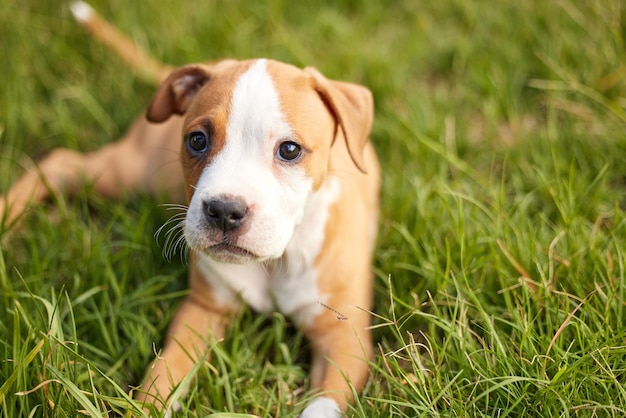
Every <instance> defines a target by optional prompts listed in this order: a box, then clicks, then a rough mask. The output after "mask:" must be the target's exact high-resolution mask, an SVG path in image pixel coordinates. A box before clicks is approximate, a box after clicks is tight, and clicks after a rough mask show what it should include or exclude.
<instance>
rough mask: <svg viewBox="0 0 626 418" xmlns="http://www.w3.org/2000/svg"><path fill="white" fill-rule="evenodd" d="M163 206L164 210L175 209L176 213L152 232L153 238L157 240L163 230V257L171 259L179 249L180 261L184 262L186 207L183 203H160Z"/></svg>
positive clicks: (185, 253)
mask: <svg viewBox="0 0 626 418" xmlns="http://www.w3.org/2000/svg"><path fill="white" fill-rule="evenodd" d="M160 206H162V207H165V208H166V210H175V211H178V213H175V214H174V215H172V216H171V217H170V218H168V219H167V220H166V221H165V222H164V223H163V225H161V227H160V228H159V229H157V231H156V232H155V234H154V238H155V240H156V241H157V243H158V242H159V238H160V237H161V234H163V233H164V231H166V232H165V237H164V242H163V247H162V248H163V257H165V259H166V260H167V261H172V257H173V256H174V254H176V252H178V250H179V249H180V250H182V251H181V261H182V262H185V260H186V256H187V255H188V249H187V245H186V241H185V234H184V230H185V219H186V215H187V209H188V207H187V206H185V205H179V204H164V205H160Z"/></svg>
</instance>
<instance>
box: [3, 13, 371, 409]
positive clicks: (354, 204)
mask: <svg viewBox="0 0 626 418" xmlns="http://www.w3.org/2000/svg"><path fill="white" fill-rule="evenodd" d="M73 9H74V12H75V14H77V15H78V17H79V19H80V20H81V21H82V22H83V23H84V24H85V25H86V26H87V27H88V28H89V29H90V30H91V32H92V33H94V34H95V35H96V37H98V38H100V39H101V40H103V41H105V42H107V43H108V44H109V45H111V46H112V47H113V48H115V49H117V50H118V51H120V52H121V53H122V55H124V52H123V51H122V50H124V49H128V48H136V46H134V45H133V44H132V42H130V41H128V39H127V38H125V37H123V36H121V35H120V34H119V33H117V32H116V31H115V29H114V28H111V27H110V25H108V24H107V23H106V22H104V21H103V20H102V19H101V18H99V17H98V15H97V14H96V13H95V12H94V11H93V10H92V9H91V8H89V6H87V5H86V4H84V3H79V4H75V5H74V6H73ZM136 55H137V54H133V53H132V52H131V53H130V54H129V56H134V57H136ZM127 58H128V57H127ZM152 64H153V63H152ZM152 64H151V65H152ZM135 65H138V66H139V67H142V64H141V62H140V63H138V64H137V63H135ZM144 68H145V67H144ZM165 72H166V67H164V66H160V67H158V68H157V69H156V70H155V72H154V73H153V74H157V77H161V74H163V73H165ZM372 120H373V102H372V96H371V93H370V92H369V90H368V89H366V88H365V87H363V86H359V85H356V84H352V83H346V82H340V81H333V80H329V79H327V78H325V77H324V76H323V75H322V74H320V73H319V72H318V71H316V70H315V69H313V68H305V69H299V68H296V67H294V66H291V65H289V64H285V63H281V62H277V61H273V60H269V59H254V60H245V61H235V60H224V61H220V62H217V63H208V64H205V63H201V64H191V65H186V66H184V67H181V68H178V69H176V70H174V71H173V72H171V74H170V75H169V76H167V77H166V78H165V79H164V81H163V82H162V83H161V86H160V87H159V88H158V90H157V92H156V94H155V96H154V98H153V100H152V102H151V103H150V105H149V107H148V109H147V111H146V114H145V116H143V117H140V118H139V119H138V120H137V121H136V122H135V123H134V124H133V126H132V127H131V128H130V129H129V131H128V132H127V133H126V134H125V135H124V136H123V137H122V138H121V139H120V140H118V141H117V142H114V143H112V144H109V145H107V146H105V147H103V148H101V149H99V150H97V151H95V152H92V153H89V154H81V153H78V152H75V151H70V150H55V151H53V152H52V153H51V154H50V155H49V156H48V157H46V158H45V159H43V160H42V161H41V162H40V163H39V165H38V167H37V168H33V169H31V170H29V171H27V172H26V174H24V175H23V176H22V177H21V178H20V179H19V180H18V181H17V182H16V183H15V184H14V185H13V187H11V188H10V190H8V191H7V193H6V194H5V195H4V196H3V197H2V198H0V219H4V221H5V222H12V221H14V220H16V219H17V218H18V217H19V216H20V214H21V213H22V212H23V211H24V209H25V208H26V207H27V206H28V205H30V204H33V203H36V202H40V201H42V200H44V199H46V198H48V197H49V195H50V194H51V193H60V194H66V195H70V194H72V193H74V192H75V191H76V190H77V189H78V188H80V187H81V185H82V184H84V182H90V183H92V184H93V185H94V189H95V190H96V191H97V192H99V193H101V194H103V195H105V196H108V197H110V198H118V197H120V196H122V195H128V194H129V193H132V192H136V191H145V190H147V191H153V192H163V191H166V192H168V193H169V194H170V196H177V195H183V196H184V198H185V199H186V202H187V204H188V206H187V210H186V214H185V219H184V222H183V223H184V226H183V228H184V237H185V240H186V243H187V245H188V247H189V248H190V250H191V251H190V273H189V286H190V291H189V294H188V295H187V297H186V298H185V299H184V301H183V302H182V305H181V306H180V308H179V310H178V312H177V313H176V314H175V316H174V319H173V321H172V323H171V325H170V327H169V329H168V332H167V335H166V339H165V344H164V348H163V350H162V352H161V354H160V355H159V356H158V358H157V359H155V361H154V362H153V364H151V365H150V366H149V367H148V368H147V372H146V377H145V379H144V381H143V385H142V388H141V390H140V391H139V395H138V396H137V399H138V400H139V401H141V402H144V403H146V404H147V403H150V404H154V405H156V406H157V407H158V408H159V409H165V410H169V409H170V408H175V405H172V404H171V401H170V400H169V399H168V396H169V395H170V394H171V393H172V391H173V389H174V388H175V387H176V386H177V385H178V384H179V383H180V382H181V381H182V380H183V378H184V377H185V376H186V375H187V374H188V373H189V372H190V371H191V369H192V368H193V367H194V365H195V364H196V363H197V362H198V361H203V360H204V359H205V358H206V357H207V356H208V355H209V353H208V341H209V340H210V338H216V339H221V338H223V337H224V329H225V326H226V324H227V322H228V320H229V319H230V318H232V316H233V315H234V314H235V313H236V312H237V311H238V310H239V309H240V308H241V306H242V304H243V303H246V304H248V305H250V306H251V307H252V308H253V309H254V310H256V311H259V312H269V311H273V310H278V311H280V312H282V313H284V314H285V315H286V316H287V317H289V318H290V319H291V320H292V321H293V322H294V324H296V325H297V326H298V327H299V328H300V329H301V330H303V332H304V334H305V336H306V337H307V339H308V341H309V342H310V344H311V348H312V364H311V371H310V381H311V387H312V389H313V390H315V391H316V392H318V394H319V395H318V397H317V398H316V399H315V400H314V401H313V402H311V403H310V404H309V405H308V406H307V407H306V408H305V409H304V411H303V413H302V415H301V416H303V417H337V416H340V415H341V413H342V411H344V410H345V408H346V407H347V404H348V403H349V402H350V401H351V400H352V398H353V395H352V393H353V391H352V388H353V389H355V390H356V391H357V392H358V391H360V390H361V389H362V388H363V386H364V384H365V383H366V380H367V377H368V360H369V358H370V357H371V355H372V341H371V334H370V330H369V325H370V316H369V314H368V310H369V309H370V308H371V299H372V274H371V261H372V252H373V249H374V242H375V238H376V230H377V217H378V195H379V186H380V185H379V182H380V180H379V166H378V162H377V158H376V155H375V152H374V150H373V148H372V146H371V144H370V143H369V141H368V135H369V132H370V128H371V124H372ZM172 155H178V157H179V160H180V164H179V165H173V164H170V162H171V159H172Z"/></svg>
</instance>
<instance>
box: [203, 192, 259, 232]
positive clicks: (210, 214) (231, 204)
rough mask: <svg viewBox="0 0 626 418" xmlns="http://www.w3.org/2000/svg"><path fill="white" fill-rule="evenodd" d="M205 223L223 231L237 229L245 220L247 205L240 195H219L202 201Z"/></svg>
mask: <svg viewBox="0 0 626 418" xmlns="http://www.w3.org/2000/svg"><path fill="white" fill-rule="evenodd" d="M203 209H204V217H205V219H206V221H207V223H208V224H209V225H210V226H211V227H212V228H215V229H217V230H220V231H222V232H223V233H228V232H232V231H234V230H236V229H238V228H239V227H240V226H241V225H242V224H243V223H244V222H245V220H246V217H247V215H248V205H247V204H246V202H245V201H244V200H243V199H242V198H241V197H235V196H229V195H224V196H219V197H216V198H211V199H209V200H207V201H205V202H204V203H203Z"/></svg>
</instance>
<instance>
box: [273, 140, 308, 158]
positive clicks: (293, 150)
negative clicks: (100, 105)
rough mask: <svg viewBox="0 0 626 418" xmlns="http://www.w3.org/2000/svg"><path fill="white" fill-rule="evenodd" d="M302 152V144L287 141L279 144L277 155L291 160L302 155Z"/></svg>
mask: <svg viewBox="0 0 626 418" xmlns="http://www.w3.org/2000/svg"><path fill="white" fill-rule="evenodd" d="M301 153H302V148H301V147H300V145H298V144H296V143H295V142H293V141H285V142H283V143H282V144H280V145H279V146H278V151H277V152H276V155H277V156H278V159H280V160H282V161H287V162H290V161H294V160H296V159H297V158H298V157H300V154H301Z"/></svg>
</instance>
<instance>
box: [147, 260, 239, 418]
mask: <svg viewBox="0 0 626 418" xmlns="http://www.w3.org/2000/svg"><path fill="white" fill-rule="evenodd" d="M193 258H194V257H192V259H191V262H192V263H193ZM190 274H191V277H190V292H189V295H188V296H187V297H186V298H185V300H184V301H183V303H182V305H181V306H180V308H179V310H178V311H177V312H176V314H175V316H174V319H173V320H172V323H171V324H170V326H169V329H168V332H167V336H166V339H165V344H164V348H163V351H162V353H161V354H160V355H159V356H158V357H157V358H156V359H155V360H154V362H153V363H152V365H150V366H148V369H147V370H146V377H145V378H144V382H143V385H142V389H141V390H140V391H139V392H138V394H137V396H136V399H137V400H138V401H140V402H143V403H149V404H153V405H155V406H156V407H157V408H158V409H164V408H165V409H168V410H169V409H171V408H174V409H175V406H176V405H172V404H170V401H169V400H168V397H169V395H170V394H171V393H172V391H173V390H174V388H175V387H176V386H177V385H178V384H179V383H180V382H181V381H182V380H183V379H184V378H185V376H187V374H189V372H190V371H191V370H192V369H193V367H194V365H195V364H196V363H197V362H198V361H201V360H203V359H205V358H208V356H209V353H208V352H207V351H208V341H210V339H211V338H214V339H215V340H221V339H222V338H223V337H224V329H225V327H226V322H227V320H228V319H229V318H230V317H232V315H233V314H234V311H235V308H230V307H225V306H223V305H220V304H218V303H217V302H216V301H215V300H214V299H213V297H212V291H211V289H210V286H209V285H208V284H207V283H206V282H205V281H204V279H203V278H202V276H201V275H200V273H199V272H198V270H197V269H195V268H192V270H191V273H190Z"/></svg>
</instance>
